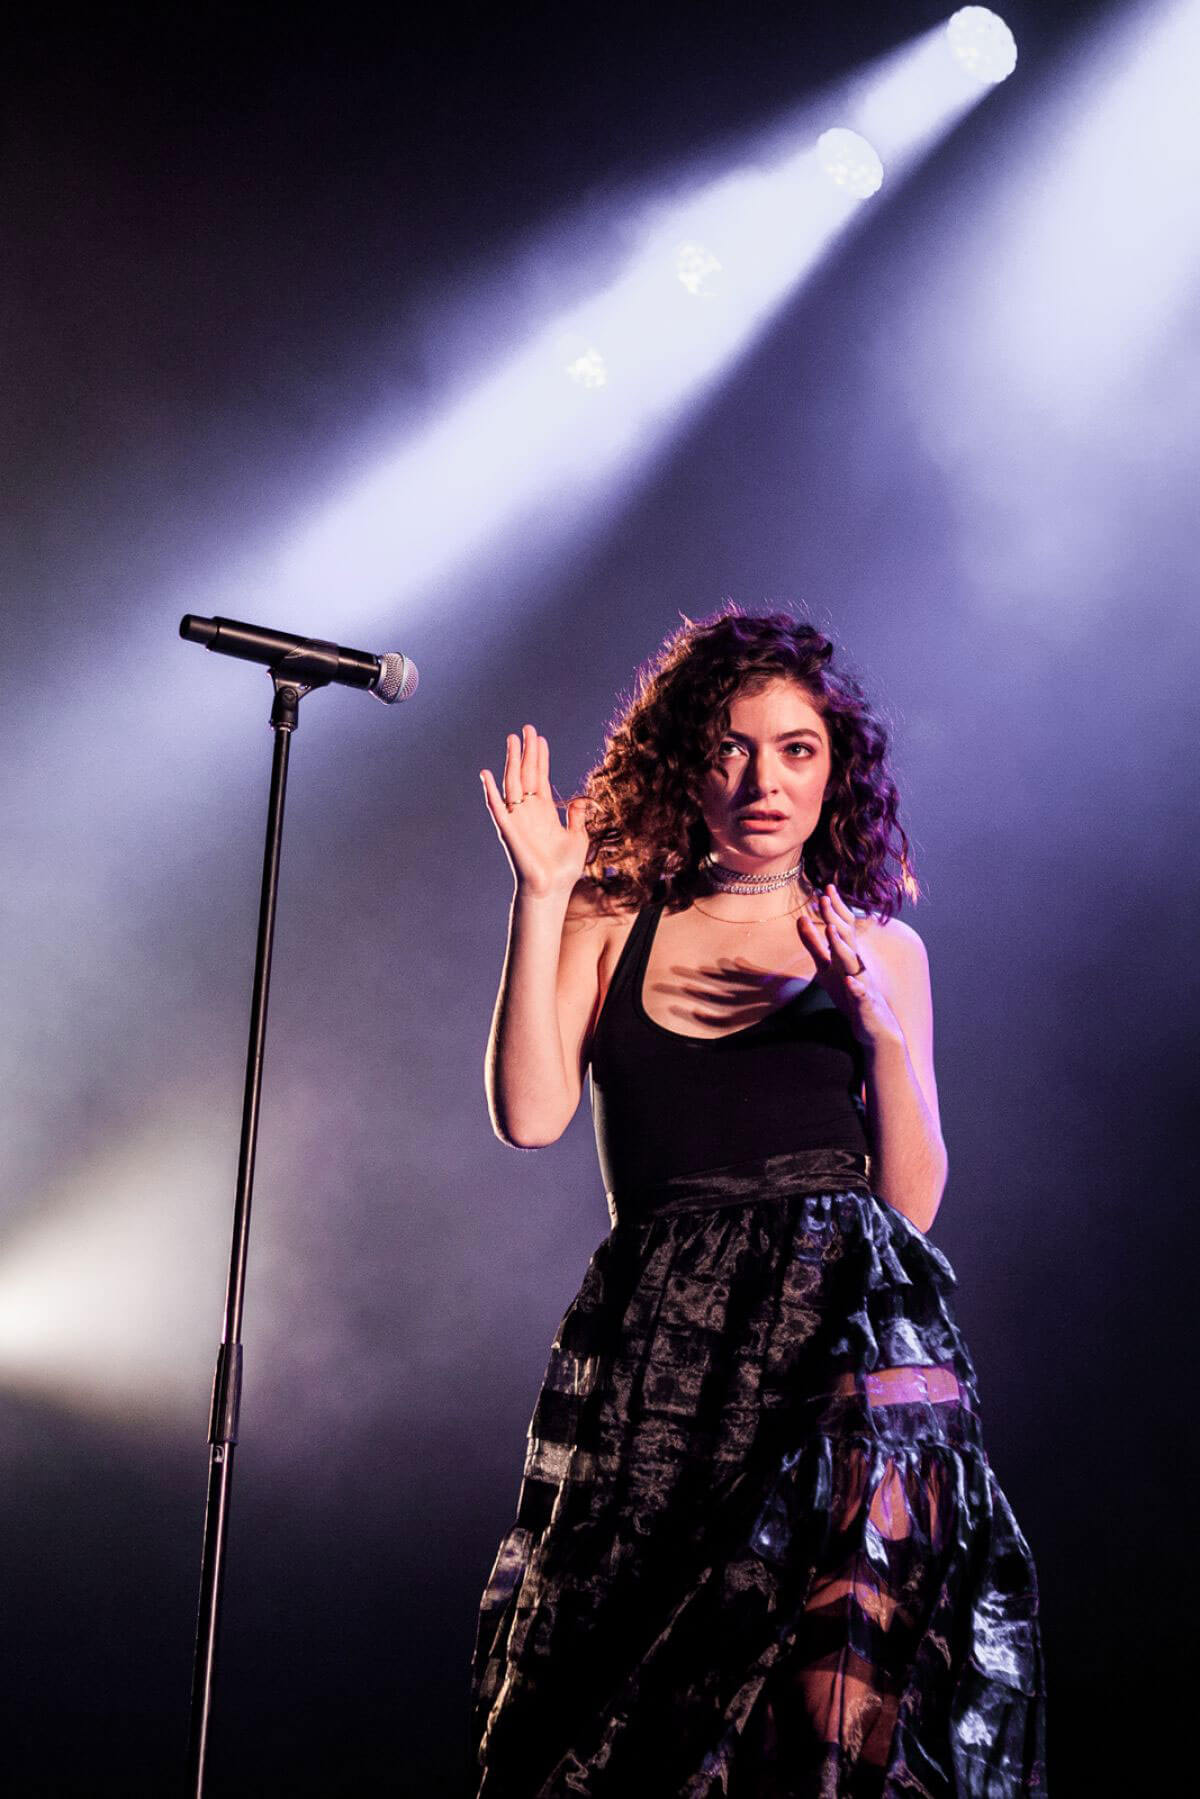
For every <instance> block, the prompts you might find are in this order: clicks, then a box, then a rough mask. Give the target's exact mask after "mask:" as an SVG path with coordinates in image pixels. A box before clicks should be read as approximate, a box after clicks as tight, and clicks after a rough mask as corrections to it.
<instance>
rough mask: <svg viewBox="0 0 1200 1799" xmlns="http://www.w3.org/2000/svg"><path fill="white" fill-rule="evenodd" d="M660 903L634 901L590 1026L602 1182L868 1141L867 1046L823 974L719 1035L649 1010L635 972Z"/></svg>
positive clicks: (623, 1182) (647, 1180) (635, 1181)
mask: <svg viewBox="0 0 1200 1799" xmlns="http://www.w3.org/2000/svg"><path fill="white" fill-rule="evenodd" d="M663 905H664V902H663V901H658V902H656V903H653V904H651V905H649V906H645V907H643V908H642V910H641V911H640V912H639V913H638V915H637V918H636V919H635V921H634V924H633V928H632V929H631V931H630V933H629V936H628V937H627V938H626V940H625V944H624V947H623V948H622V950H621V955H620V959H619V960H618V962H617V966H616V968H615V969H614V971H613V978H612V981H611V982H610V984H609V989H608V992H607V994H606V995H605V1000H604V1005H603V1007H602V1008H601V1011H600V1017H599V1019H598V1020H597V1022H596V1029H595V1032H594V1034H593V1038H592V1053H591V1088H592V1119H593V1123H594V1125H595V1130H596V1149H597V1151H598V1153H599V1156H600V1169H601V1172H602V1174H603V1176H604V1184H605V1187H606V1188H607V1190H608V1191H609V1192H610V1193H615V1194H618V1195H619V1194H622V1193H627V1192H629V1191H631V1190H635V1189H637V1188H638V1187H642V1186H652V1185H654V1184H655V1183H657V1182H659V1181H664V1180H668V1179H670V1177H671V1176H672V1175H676V1174H694V1173H696V1172H698V1171H699V1170H700V1169H703V1168H721V1167H725V1166H727V1165H728V1164H729V1163H731V1162H747V1161H752V1160H754V1159H756V1158H758V1157H759V1156H770V1155H777V1154H779V1153H781V1152H783V1151H785V1150H791V1149H850V1150H857V1151H859V1152H860V1153H863V1152H865V1151H867V1150H868V1149H869V1147H870V1146H869V1143H868V1141H867V1135H866V1129H865V1115H864V1108H863V1104H862V1100H861V1098H860V1090H861V1087H862V1083H863V1078H864V1073H865V1067H866V1064H865V1059H864V1055H863V1050H862V1046H861V1044H860V1043H859V1042H858V1040H857V1038H856V1037H855V1036H854V1033H853V1031H852V1030H851V1029H850V1025H849V1022H848V1020H847V1019H846V1017H845V1015H844V1014H843V1013H842V1012H841V1011H839V1009H838V1008H837V1006H835V1005H834V1003H833V1001H832V1000H831V999H830V997H829V995H828V994H827V993H826V992H825V990H824V988H823V987H821V985H820V984H819V982H817V981H815V980H814V981H811V982H810V983H809V985H808V986H807V987H805V988H804V990H803V991H802V992H800V993H798V994H796V995H795V996H794V997H793V998H792V999H790V1000H788V1001H787V1002H786V1004H784V1005H782V1006H779V1007H777V1008H776V1009H775V1010H774V1011H773V1012H768V1013H767V1014H766V1015H765V1017H763V1018H760V1019H759V1020H758V1022H757V1023H756V1024H752V1025H748V1026H747V1027H746V1029H745V1030H741V1031H733V1032H730V1033H727V1034H726V1035H725V1036H722V1037H689V1036H685V1035H683V1034H682V1033H681V1032H679V1031H672V1030H668V1029H667V1028H666V1026H665V1025H660V1024H656V1023H655V1022H654V1020H653V1019H652V1018H650V1017H649V1015H648V1014H647V1012H646V1010H645V1008H644V1006H643V1005H642V984H643V981H644V978H645V973H646V964H647V962H648V961H649V959H650V946H651V944H652V943H653V941H654V934H655V932H656V930H657V929H658V921H659V918H660V917H661V916H662V912H663Z"/></svg>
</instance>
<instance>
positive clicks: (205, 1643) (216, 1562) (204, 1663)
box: [187, 1343, 242, 1799]
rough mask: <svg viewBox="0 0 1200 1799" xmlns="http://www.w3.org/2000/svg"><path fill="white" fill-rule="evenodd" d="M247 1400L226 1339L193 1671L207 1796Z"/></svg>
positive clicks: (196, 1793)
mask: <svg viewBox="0 0 1200 1799" xmlns="http://www.w3.org/2000/svg"><path fill="white" fill-rule="evenodd" d="M241 1400H242V1346H241V1344H240V1343H233V1344H229V1343H222V1345H221V1347H220V1349H219V1350H218V1351H217V1372H216V1376H215V1378H214V1380H213V1404H212V1428H211V1429H210V1431H209V1442H210V1446H211V1447H210V1453H209V1462H208V1502H207V1505H206V1507H205V1513H204V1557H203V1561H202V1564H201V1568H200V1605H199V1612H198V1616H197V1621H196V1657H195V1663H194V1667H193V1673H192V1714H191V1715H192V1728H191V1738H190V1741H189V1743H188V1789H187V1790H188V1793H189V1795H190V1796H191V1799H201V1795H202V1794H203V1792H204V1763H205V1757H206V1755H207V1753H208V1719H209V1712H210V1709H211V1705H212V1690H213V1674H214V1669H215V1666H216V1652H217V1626H218V1622H219V1614H220V1609H221V1589H222V1585H223V1582H222V1579H221V1576H222V1572H223V1569H224V1563H225V1543H226V1538H227V1535H228V1528H229V1499H230V1491H231V1484H232V1480H233V1452H234V1449H235V1447H236V1446H237V1429H238V1410H239V1408H240V1406H241Z"/></svg>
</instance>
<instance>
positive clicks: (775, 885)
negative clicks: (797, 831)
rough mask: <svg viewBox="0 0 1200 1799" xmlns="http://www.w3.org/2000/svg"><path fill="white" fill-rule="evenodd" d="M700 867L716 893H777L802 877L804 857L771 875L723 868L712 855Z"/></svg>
mask: <svg viewBox="0 0 1200 1799" xmlns="http://www.w3.org/2000/svg"><path fill="white" fill-rule="evenodd" d="M701 869H702V871H703V873H704V874H705V875H706V876H707V877H708V880H709V881H710V883H711V884H712V886H713V887H714V888H715V889H716V891H717V892H718V893H777V892H778V890H779V889H780V888H781V887H787V886H788V885H789V884H790V883H791V882H792V881H794V880H796V879H797V877H799V879H800V880H803V879H804V857H803V856H801V858H800V860H799V862H797V863H796V866H795V867H794V868H785V869H784V870H783V872H782V873H780V874H773V875H747V874H740V873H739V872H738V870H737V869H736V868H725V867H723V865H722V864H721V863H720V862H717V861H715V860H714V859H713V858H712V857H709V859H708V861H707V862H703V863H701Z"/></svg>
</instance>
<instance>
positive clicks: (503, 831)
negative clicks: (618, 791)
mask: <svg viewBox="0 0 1200 1799" xmlns="http://www.w3.org/2000/svg"><path fill="white" fill-rule="evenodd" d="M479 778H480V780H481V781H482V782H483V794H484V798H485V800H486V801H487V808H488V811H489V812H490V813H491V815H492V821H493V823H494V824H495V826H496V831H497V833H498V835H499V838H500V841H501V843H502V844H503V845H504V850H505V854H506V855H507V857H508V860H509V863H510V865H511V867H512V871H513V878H514V880H515V881H516V884H517V886H518V888H523V889H524V890H525V891H526V892H527V893H531V894H535V895H537V896H538V897H539V898H540V897H542V896H545V895H549V894H553V893H561V892H565V893H570V891H571V889H572V888H573V887H574V886H575V883H576V882H577V881H578V880H579V879H580V877H581V875H582V874H583V871H584V868H585V866H586V864H587V862H588V859H589V851H590V849H591V840H590V838H589V837H588V834H587V825H586V822H585V821H586V818H587V812H588V807H589V805H590V804H591V803H592V802H591V801H589V800H586V799H574V800H568V802H567V822H566V825H565V826H564V825H563V823H562V821H561V820H560V819H559V816H558V807H557V806H556V805H555V802H554V795H553V793H552V791H551V788H550V745H549V744H548V743H547V741H546V739H545V738H544V737H539V736H538V734H537V732H536V731H535V730H534V728H533V726H532V725H526V726H525V728H524V730H523V731H522V733H521V735H520V737H517V736H516V735H514V734H513V733H510V734H509V737H508V740H507V746H506V753H505V758H504V791H503V792H501V790H500V788H499V787H497V785H496V782H495V779H494V777H493V775H492V771H491V769H490V768H482V769H480V771H479Z"/></svg>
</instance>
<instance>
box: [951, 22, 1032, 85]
mask: <svg viewBox="0 0 1200 1799" xmlns="http://www.w3.org/2000/svg"><path fill="white" fill-rule="evenodd" d="M946 37H947V38H948V40H949V43H950V53H951V55H952V56H953V57H954V60H955V61H956V62H957V63H960V64H961V65H962V67H963V68H964V69H966V71H967V73H968V74H969V75H973V76H974V77H975V79H976V80H977V81H979V82H982V83H984V84H985V85H988V86H995V84H996V83H997V82H1000V81H1005V80H1007V78H1008V77H1009V76H1010V75H1011V74H1012V72H1013V70H1014V69H1015V68H1016V66H1017V43H1016V39H1015V38H1014V37H1013V34H1012V32H1011V31H1010V30H1009V28H1008V26H1007V25H1006V24H1005V23H1004V20H1003V19H1002V18H1001V17H1000V15H999V13H994V12H991V11H990V10H989V8H988V7H986V6H960V7H959V9H958V11H957V12H956V13H954V14H952V16H951V17H950V18H949V19H948V20H947V22H946Z"/></svg>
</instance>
